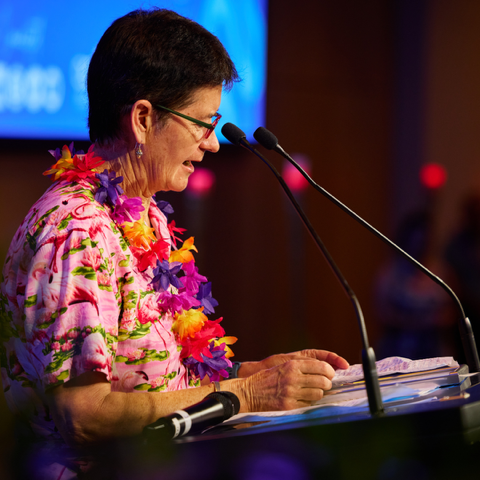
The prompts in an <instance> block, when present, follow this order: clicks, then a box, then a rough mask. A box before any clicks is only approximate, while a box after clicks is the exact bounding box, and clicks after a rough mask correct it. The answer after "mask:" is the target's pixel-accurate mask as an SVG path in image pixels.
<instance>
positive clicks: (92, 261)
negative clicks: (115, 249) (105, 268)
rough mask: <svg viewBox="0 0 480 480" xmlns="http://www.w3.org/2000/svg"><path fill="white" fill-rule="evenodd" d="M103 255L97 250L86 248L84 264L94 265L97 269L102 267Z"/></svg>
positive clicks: (87, 265) (86, 265)
mask: <svg viewBox="0 0 480 480" xmlns="http://www.w3.org/2000/svg"><path fill="white" fill-rule="evenodd" d="M100 263H101V257H100V254H99V253H98V252H97V251H96V250H86V251H85V253H84V254H83V258H82V265H84V266H85V267H92V268H93V269H94V270H95V271H97V270H98V267H100Z"/></svg>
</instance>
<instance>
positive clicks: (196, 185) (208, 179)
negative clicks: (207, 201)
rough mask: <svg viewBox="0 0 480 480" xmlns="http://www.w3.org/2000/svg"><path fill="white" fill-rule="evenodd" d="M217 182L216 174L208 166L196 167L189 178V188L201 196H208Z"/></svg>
mask: <svg viewBox="0 0 480 480" xmlns="http://www.w3.org/2000/svg"><path fill="white" fill-rule="evenodd" d="M214 184H215V174H214V173H213V172H212V171H211V170H209V169H208V168H202V167H196V168H195V171H194V172H193V173H192V174H191V175H190V178H189V179H188V190H189V191H190V192H192V193H194V194H196V195H198V196H199V197H205V196H207V195H208V194H209V193H210V191H211V190H212V188H213V185H214Z"/></svg>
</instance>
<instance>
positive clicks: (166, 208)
mask: <svg viewBox="0 0 480 480" xmlns="http://www.w3.org/2000/svg"><path fill="white" fill-rule="evenodd" d="M154 200H155V203H156V204H157V207H158V208H159V209H160V211H161V212H162V213H163V214H164V215H165V216H166V217H167V220H168V215H169V214H170V213H173V212H174V210H173V208H172V206H171V205H170V204H169V203H168V202H167V201H165V200H159V201H158V202H157V200H156V199H155V198H154Z"/></svg>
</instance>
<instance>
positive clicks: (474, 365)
mask: <svg viewBox="0 0 480 480" xmlns="http://www.w3.org/2000/svg"><path fill="white" fill-rule="evenodd" d="M253 136H254V137H255V140H257V142H258V143H260V145H262V146H263V147H265V148H266V149H267V150H274V151H275V152H277V153H279V154H280V155H282V157H284V158H286V159H287V160H288V161H289V162H290V163H291V164H292V165H293V166H294V167H295V168H296V169H297V170H298V171H299V172H300V173H301V174H302V175H303V176H304V177H305V179H306V180H307V181H308V182H309V183H310V185H312V186H313V187H314V188H315V189H316V190H317V191H319V192H320V193H321V194H322V195H324V196H325V197H327V198H328V199H329V200H330V201H332V202H333V203H334V204H335V205H337V206H338V207H339V208H341V209H342V210H343V211H344V212H346V213H347V214H348V215H350V217H352V218H353V219H354V220H356V221H357V222H359V223H360V224H361V225H363V226H364V227H365V228H366V229H367V230H369V231H370V232H371V233H373V234H374V235H375V236H376V237H378V238H380V240H382V241H383V242H385V243H386V244H387V245H390V246H391V247H393V248H394V249H395V250H397V251H398V252H399V253H400V254H401V255H403V256H404V257H405V258H407V259H408V260H409V261H410V262H411V263H413V264H414V265H415V266H416V267H417V268H419V269H420V270H421V271H422V272H423V273H424V274H425V275H427V276H428V277H429V278H430V279H431V280H433V281H434V282H435V283H436V284H437V285H439V286H440V287H442V288H443V289H444V290H445V291H446V292H447V293H448V295H449V296H450V297H451V298H452V299H453V301H454V302H455V304H456V305H457V307H458V309H459V310H460V318H459V319H458V326H459V330H460V337H461V339H462V345H463V350H464V353H465V359H466V362H467V365H468V368H469V370H470V372H472V373H473V372H475V373H477V380H478V373H479V372H480V360H479V357H478V350H477V346H476V343H475V338H474V336H473V330H472V325H471V323H470V320H469V319H468V318H467V317H466V316H465V312H464V310H463V307H462V304H461V302H460V300H459V299H458V297H457V296H456V295H455V293H454V292H453V290H452V289H451V288H450V287H449V286H448V285H447V284H446V283H445V282H444V281H443V280H442V279H440V278H439V277H437V276H436V275H435V274H433V273H432V272H431V271H430V270H428V268H426V267H425V266H424V265H422V264H421V263H420V262H418V261H417V260H415V259H414V258H413V257H412V256H410V255H409V254H408V253H407V252H405V251H404V250H402V249H401V248H400V247H399V246H398V245H397V244H396V243H394V242H392V241H391V240H390V239H389V238H388V237H386V236H385V235H383V233H381V232H379V231H378V230H377V229H376V228H374V227H373V226H372V225H370V224H369V223H368V222H367V221H365V220H364V219H363V218H362V217H360V216H359V215H357V214H356V213H355V212H354V211H353V210H350V209H349V208H348V207H347V206H346V205H344V204H343V203H342V202H340V201H339V200H337V199H336V198H335V197H334V196H333V195H331V194H330V193H329V192H327V191H326V190H325V189H324V188H322V187H321V186H320V185H318V184H317V183H315V182H314V181H313V180H312V178H311V177H310V175H308V173H307V172H305V170H304V169H303V168H302V167H301V166H300V165H298V163H297V162H296V161H295V160H294V159H293V158H292V157H291V156H290V155H289V154H288V153H287V152H285V150H284V149H283V148H282V147H281V146H280V145H279V144H278V140H277V137H276V136H275V135H274V134H273V133H271V132H270V131H268V130H267V129H266V128H264V127H259V128H257V130H256V131H255V133H254V134H253Z"/></svg>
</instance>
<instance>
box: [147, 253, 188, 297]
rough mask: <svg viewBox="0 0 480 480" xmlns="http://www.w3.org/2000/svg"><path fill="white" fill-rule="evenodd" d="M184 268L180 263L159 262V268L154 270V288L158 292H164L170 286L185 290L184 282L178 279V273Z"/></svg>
mask: <svg viewBox="0 0 480 480" xmlns="http://www.w3.org/2000/svg"><path fill="white" fill-rule="evenodd" d="M181 268H182V264H181V263H180V262H172V263H169V262H168V260H163V261H162V262H160V260H157V266H156V267H155V269H154V270H153V275H154V277H153V280H152V286H153V288H154V289H155V290H156V291H157V292H164V291H165V290H167V289H168V287H169V286H170V285H173V286H174V287H175V288H183V283H182V281H181V280H180V279H179V278H177V273H178V272H179V271H180V269H181Z"/></svg>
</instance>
